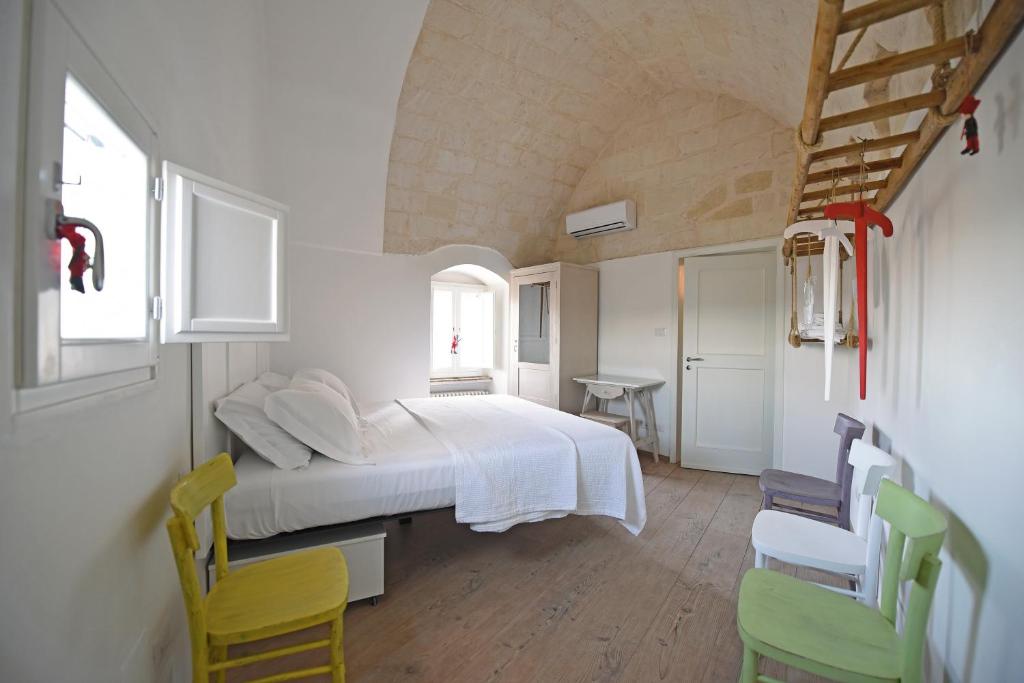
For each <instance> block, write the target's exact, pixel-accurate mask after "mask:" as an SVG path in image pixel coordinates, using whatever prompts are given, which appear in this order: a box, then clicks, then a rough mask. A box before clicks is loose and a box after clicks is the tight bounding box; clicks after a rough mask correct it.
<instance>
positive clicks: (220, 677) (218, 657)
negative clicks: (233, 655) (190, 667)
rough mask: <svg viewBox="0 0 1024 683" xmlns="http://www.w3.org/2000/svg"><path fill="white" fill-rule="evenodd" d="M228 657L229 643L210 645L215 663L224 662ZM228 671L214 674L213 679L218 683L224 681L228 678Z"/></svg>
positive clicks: (211, 659) (212, 660) (211, 656)
mask: <svg viewBox="0 0 1024 683" xmlns="http://www.w3.org/2000/svg"><path fill="white" fill-rule="evenodd" d="M227 658H228V647H227V645H211V646H210V661H211V662H213V663H215V664H216V663H218V662H223V661H224V660H225V659H227ZM226 675H227V672H226V671H224V670H221V671H218V672H217V673H216V674H214V676H213V680H214V681H215V682H216V683H224V681H225V680H226Z"/></svg>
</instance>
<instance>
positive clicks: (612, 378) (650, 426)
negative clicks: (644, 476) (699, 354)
mask: <svg viewBox="0 0 1024 683" xmlns="http://www.w3.org/2000/svg"><path fill="white" fill-rule="evenodd" d="M573 381H575V382H579V383H580V384H583V385H585V386H586V387H587V393H586V394H585V395H584V396H583V407H582V409H581V410H580V414H581V415H582V414H583V413H586V412H587V405H588V404H589V403H590V399H591V397H593V398H594V400H595V401H596V402H597V408H598V410H604V409H605V408H606V407H607V404H608V401H609V400H610V399H611V398H616V397H617V396H624V397H625V400H626V411H627V415H626V416H627V417H628V418H629V436H630V438H632V439H633V444H634V445H635V446H636V447H637V448H641V447H647V448H650V449H651V453H652V455H653V456H654V462H658V454H659V453H658V422H657V420H656V419H655V417H654V399H653V398H652V397H651V393H652V392H653V390H654V389H657V388H658V387H660V386H661V385H662V384H664V383H665V380H661V379H647V378H644V377H625V376H622V375H603V374H600V373H598V374H596V375H587V376H585V377H573ZM636 401H639V402H640V410H641V411H643V414H644V435H643V437H642V438H641V437H640V436H639V435H638V434H637V428H636V415H635V413H634V410H633V407H634V403H635V402H636Z"/></svg>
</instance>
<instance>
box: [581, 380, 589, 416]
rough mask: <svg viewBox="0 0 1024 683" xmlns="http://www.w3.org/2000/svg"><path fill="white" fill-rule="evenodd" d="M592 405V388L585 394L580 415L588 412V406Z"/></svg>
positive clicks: (587, 389)
mask: <svg viewBox="0 0 1024 683" xmlns="http://www.w3.org/2000/svg"><path fill="white" fill-rule="evenodd" d="M588 403H590V386H589V385H588V386H587V388H586V390H585V391H584V392H583V407H582V408H580V415H582V414H583V413H585V412H587V404H588Z"/></svg>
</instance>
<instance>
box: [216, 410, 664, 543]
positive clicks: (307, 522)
mask: <svg viewBox="0 0 1024 683" xmlns="http://www.w3.org/2000/svg"><path fill="white" fill-rule="evenodd" d="M445 406H447V407H448V408H450V409H452V410H455V411H456V414H455V416H454V418H452V420H451V421H452V422H453V423H454V424H455V428H454V429H452V428H449V429H447V430H444V429H439V426H438V425H437V424H436V423H434V422H433V421H432V420H430V419H424V416H425V415H434V414H435V413H437V412H438V411H439V410H440V411H441V412H442V413H443V411H444V408H445ZM458 411H465V412H464V413H463V415H464V416H465V417H466V418H467V419H479V420H480V421H481V422H480V424H483V425H490V426H491V429H483V430H481V429H479V428H478V427H477V426H474V428H472V429H470V428H464V429H461V430H460V429H459V428H458V427H459V426H460V424H461V423H460V421H459V420H458V417H459V412H458ZM414 412H415V413H416V414H415V415H414V414H413V413H414ZM363 413H364V417H365V418H366V419H367V421H368V423H369V424H368V427H367V430H366V434H367V442H368V451H369V453H368V454H369V455H370V457H371V458H372V459H373V460H374V461H375V463H376V464H374V465H368V466H354V465H345V464H342V463H338V462H335V461H333V460H330V459H328V458H325V457H323V456H321V455H319V454H314V456H313V459H312V460H311V462H310V464H309V466H308V467H306V468H303V469H298V470H281V469H278V468H276V467H274V466H273V465H271V464H269V463H267V462H265V461H263V460H262V459H260V458H259V457H257V456H256V455H254V454H252V453H243V454H242V456H241V457H240V458H239V459H238V461H237V463H236V466H235V470H236V475H237V478H238V485H237V486H236V487H235V488H234V489H232V490H231V491H230V492H229V493H228V494H227V496H226V497H225V506H226V512H227V527H228V528H227V531H228V536H229V537H230V538H233V539H240V540H243V539H244V540H248V539H259V538H266V537H269V536H273V535H275V534H278V533H282V532H289V531H298V530H301V529H309V528H312V527H319V526H327V525H333V524H341V523H345V522H352V521H357V520H363V519H369V518H373V517H380V516H386V515H398V514H402V513H409V512H416V511H419V510H431V509H437V508H444V507H450V506H453V505H456V503H457V502H458V500H457V486H456V480H457V478H458V476H459V472H458V471H457V467H456V462H457V461H459V460H458V458H457V457H456V455H455V453H456V452H457V451H458V450H459V443H460V442H459V437H460V436H463V437H465V436H466V435H469V438H470V439H471V440H472V441H474V449H476V450H480V451H481V452H482V451H488V449H494V450H495V451H496V452H501V451H503V452H504V453H505V454H506V455H507V454H508V453H509V452H510V450H515V449H513V448H511V447H510V445H509V444H510V439H513V438H517V435H518V434H523V435H524V436H523V440H524V441H523V442H524V443H528V445H529V446H530V447H533V446H534V444H535V443H537V442H540V444H541V446H543V445H544V443H547V444H549V445H550V444H551V443H552V442H554V444H555V446H558V447H560V448H562V449H563V450H564V449H568V451H569V455H568V457H570V458H571V460H572V468H573V469H572V474H571V487H572V489H573V490H572V491H570V492H569V494H570V495H569V497H570V498H571V502H570V503H568V504H564V505H550V504H549V505H545V503H546V502H547V501H546V500H545V496H546V495H549V494H551V493H552V492H547V491H543V490H540V491H538V489H544V488H545V486H544V485H543V484H540V485H538V482H544V481H545V479H544V476H545V475H544V473H540V474H538V473H537V472H535V471H533V470H532V468H535V467H536V466H537V463H538V462H539V463H540V467H543V466H544V464H545V463H546V462H547V461H548V459H552V460H553V459H554V457H555V454H554V453H553V452H550V451H545V450H543V448H540V447H538V448H537V449H535V452H534V453H533V454H532V458H533V459H532V460H531V459H530V456H529V455H528V456H527V457H526V458H525V459H522V461H521V462H519V463H518V468H519V469H518V471H516V469H515V468H510V469H509V471H510V472H512V478H511V479H506V480H505V481H496V475H495V472H494V471H485V472H483V473H482V474H481V473H479V472H478V473H475V474H474V475H473V476H474V477H476V479H470V481H471V482H472V483H474V484H475V483H476V481H477V480H480V481H481V485H482V487H481V489H480V494H482V495H485V496H488V497H489V496H491V495H492V494H491V493H490V492H494V491H501V490H503V489H504V488H513V489H514V488H516V484H521V485H522V486H524V487H527V488H530V489H531V490H532V491H538V495H536V496H532V500H530V501H527V503H526V504H525V507H522V508H521V510H520V509H519V508H516V512H515V513H513V514H509V513H506V514H505V515H503V516H499V517H497V518H495V519H493V520H492V519H489V518H486V510H485V519H484V520H483V521H484V522H485V523H483V524H480V523H478V524H474V525H473V528H474V529H477V530H482V531H502V530H504V529H507V528H509V527H511V526H514V525H515V524H518V523H522V522H533V521H539V520H542V519H551V518H557V517H563V516H565V515H567V514H604V515H608V516H611V517H614V518H616V519H618V520H619V521H620V522H621V523H622V525H623V526H625V527H626V528H627V529H628V530H629V531H630V532H631V533H634V534H635V533H639V531H640V530H641V529H642V528H643V526H644V523H645V521H646V508H645V505H644V498H643V485H642V480H641V479H642V478H641V474H640V467H639V462H638V460H637V456H636V450H635V449H634V448H633V445H632V442H631V441H630V440H629V438H628V436H626V435H625V434H624V433H622V432H620V431H618V430H615V429H612V428H610V427H606V426H603V425H599V424H596V423H594V422H590V421H587V420H582V419H580V418H578V417H576V416H573V415H569V414H567V413H561V412H558V411H555V410H552V409H550V408H545V407H542V406H538V405H535V404H532V403H529V402H527V401H523V400H521V399H517V398H512V397H507V396H490V397H482V398H477V397H474V398H473V399H465V400H461V401H460V400H449V401H448V402H447V403H445V402H443V401H442V400H441V399H418V400H412V401H402V402H399V401H394V402H388V403H382V404H375V405H372V406H366V407H365V408H364V411H363ZM509 425H512V427H510V426H509ZM514 427H518V431H515V429H514ZM432 430H433V431H432ZM439 437H440V438H439ZM543 439H546V440H547V441H546V442H545V441H543ZM488 452H489V451H488ZM516 455H518V453H516ZM563 455H565V453H564V452H563ZM484 459H485V460H486V458H484ZM538 459H539V460H538ZM524 465H528V466H530V467H531V470H524V469H523V467H524ZM531 475H532V476H533V481H532V483H531V482H530V477H531ZM563 479H564V478H563ZM465 481H466V479H465V478H464V479H463V482H465ZM509 482H511V484H509ZM467 488H468V489H474V488H475V487H474V486H468V485H466V484H465V483H464V484H463V487H462V489H460V490H462V491H463V494H462V495H463V498H464V499H466V498H468V497H469V495H467V494H466V493H465V489H467ZM562 489H563V491H562V493H563V494H564V493H565V491H564V489H565V487H564V486H563V487H562ZM469 493H470V494H477V493H478V492H477V491H476V490H470V492H469ZM552 499H553V500H564V499H565V495H562V497H561V498H558V497H557V496H554V497H553V498H552ZM530 505H533V507H529V506H530ZM485 507H486V504H485ZM513 507H514V506H513ZM463 508H464V510H469V509H470V508H471V506H470V505H469V504H467V503H465V502H464V503H463ZM477 509H479V506H478V508H477ZM461 514H462V515H463V516H465V515H466V513H465V512H461ZM459 517H460V508H459V507H458V506H457V507H456V518H457V519H459ZM460 521H466V522H467V523H471V522H474V521H476V522H480V521H482V520H480V519H468V518H467V519H460Z"/></svg>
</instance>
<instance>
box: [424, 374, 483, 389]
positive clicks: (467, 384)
mask: <svg viewBox="0 0 1024 683" xmlns="http://www.w3.org/2000/svg"><path fill="white" fill-rule="evenodd" d="M490 385H491V376H490V375H476V376H473V377H467V376H465V375H462V376H458V377H431V378H430V391H432V392H434V391H444V390H446V389H453V390H460V391H463V390H465V391H470V390H473V389H487V388H488V387H490Z"/></svg>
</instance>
